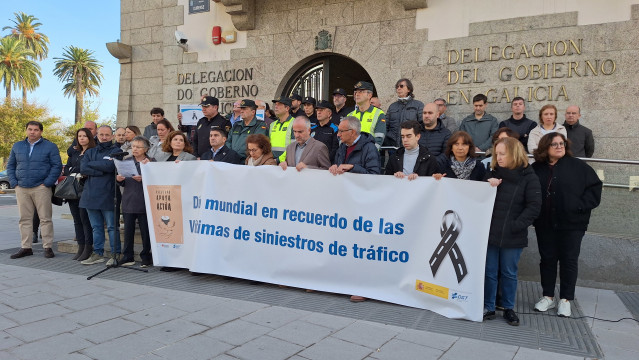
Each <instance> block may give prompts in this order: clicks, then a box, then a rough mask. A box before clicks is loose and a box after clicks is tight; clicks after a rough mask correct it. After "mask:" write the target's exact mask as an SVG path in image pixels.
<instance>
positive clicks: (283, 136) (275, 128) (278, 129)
mask: <svg viewBox="0 0 639 360" xmlns="http://www.w3.org/2000/svg"><path fill="white" fill-rule="evenodd" d="M293 120H294V119H293V117H292V116H289V117H288V119H286V121H284V122H283V123H282V122H281V121H279V120H277V121H273V122H272V123H271V131H270V137H271V149H272V150H273V151H282V152H284V151H286V147H287V146H288V144H290V143H291V132H292V131H293Z"/></svg>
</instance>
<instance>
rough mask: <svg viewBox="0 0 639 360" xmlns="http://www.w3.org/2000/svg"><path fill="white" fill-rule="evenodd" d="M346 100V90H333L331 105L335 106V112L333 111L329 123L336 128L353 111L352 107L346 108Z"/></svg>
mask: <svg viewBox="0 0 639 360" xmlns="http://www.w3.org/2000/svg"><path fill="white" fill-rule="evenodd" d="M346 100H347V99H346V90H344V89H342V88H337V89H335V90H333V105H334V106H335V111H333V119H332V120H331V121H332V122H333V124H335V126H338V125H339V122H340V121H342V119H343V118H345V117H347V116H348V114H349V113H350V112H351V111H353V110H355V108H354V107H352V106H346Z"/></svg>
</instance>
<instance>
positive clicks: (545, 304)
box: [535, 296, 556, 312]
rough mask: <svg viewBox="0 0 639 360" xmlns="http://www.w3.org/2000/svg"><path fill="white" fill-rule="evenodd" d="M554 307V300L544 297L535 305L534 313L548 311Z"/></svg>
mask: <svg viewBox="0 0 639 360" xmlns="http://www.w3.org/2000/svg"><path fill="white" fill-rule="evenodd" d="M555 306H556V304H555V300H554V299H553V298H551V297H548V296H544V297H542V298H541V299H540V300H539V301H537V303H536V304H535V311H542V312H543V311H548V310H549V309H552V308H554V307H555Z"/></svg>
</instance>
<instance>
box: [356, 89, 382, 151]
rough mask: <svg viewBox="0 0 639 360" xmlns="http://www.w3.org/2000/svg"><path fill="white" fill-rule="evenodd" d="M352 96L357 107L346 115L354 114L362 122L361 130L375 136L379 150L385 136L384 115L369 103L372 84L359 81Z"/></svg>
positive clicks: (371, 95) (371, 94)
mask: <svg viewBox="0 0 639 360" xmlns="http://www.w3.org/2000/svg"><path fill="white" fill-rule="evenodd" d="M353 97H354V98H355V103H356V104H357V108H356V109H355V110H353V111H352V112H351V113H350V114H348V116H354V117H356V118H358V119H359V121H360V122H361V123H362V128H361V132H362V133H369V134H371V135H372V136H373V137H374V138H375V146H377V149H378V150H379V148H380V147H381V146H382V143H383V142H384V138H385V137H386V115H385V114H384V112H383V111H382V110H380V109H378V108H376V107H374V106H373V105H371V98H372V97H373V84H371V83H369V82H366V81H359V82H358V83H357V84H355V91H354V92H353Z"/></svg>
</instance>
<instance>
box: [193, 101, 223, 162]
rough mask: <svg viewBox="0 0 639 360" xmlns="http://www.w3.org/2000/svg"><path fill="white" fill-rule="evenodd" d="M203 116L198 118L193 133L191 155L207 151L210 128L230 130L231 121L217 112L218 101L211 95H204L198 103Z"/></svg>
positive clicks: (199, 155) (200, 154) (196, 155)
mask: <svg viewBox="0 0 639 360" xmlns="http://www.w3.org/2000/svg"><path fill="white" fill-rule="evenodd" d="M200 106H201V107H202V113H203V114H204V117H203V118H201V119H200V120H198V122H197V125H195V134H193V155H195V157H202V154H204V153H205V152H207V151H209V149H210V146H209V135H210V134H211V129H215V128H219V129H224V131H226V132H228V131H229V130H231V122H230V121H229V120H227V119H225V118H224V117H223V116H222V115H220V113H219V112H218V109H219V106H220V101H219V100H218V99H217V98H215V97H213V96H205V97H204V98H203V99H202V103H200Z"/></svg>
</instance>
